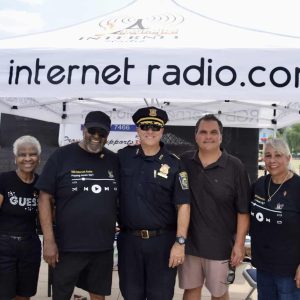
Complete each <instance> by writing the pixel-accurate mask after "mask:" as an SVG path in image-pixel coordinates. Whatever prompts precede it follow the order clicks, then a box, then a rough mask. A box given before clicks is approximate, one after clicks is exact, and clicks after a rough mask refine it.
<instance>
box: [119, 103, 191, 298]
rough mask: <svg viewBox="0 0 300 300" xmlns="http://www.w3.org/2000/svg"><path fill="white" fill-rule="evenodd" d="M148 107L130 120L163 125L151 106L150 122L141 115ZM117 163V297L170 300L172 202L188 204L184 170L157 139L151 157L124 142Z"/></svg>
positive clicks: (172, 279) (174, 216)
mask: <svg viewBox="0 0 300 300" xmlns="http://www.w3.org/2000/svg"><path fill="white" fill-rule="evenodd" d="M151 109H155V108H147V109H141V110H142V111H141V110H139V111H138V112H137V113H136V114H135V115H134V116H133V120H134V121H135V123H136V124H138V121H139V120H140V119H141V118H143V121H142V122H146V123H144V124H154V122H155V123H157V124H159V123H160V124H162V126H163V125H164V123H165V122H166V120H167V119H166V118H167V116H166V113H165V112H164V111H161V112H160V111H158V110H157V111H156V116H150V118H152V120H150V118H147V116H145V114H146V113H147V112H149V114H151ZM164 114H165V115H164ZM165 116H166V118H165ZM144 117H145V118H144ZM149 122H150V123H149ZM119 161H120V169H121V193H120V211H119V222H120V226H121V233H120V235H119V237H118V250H119V262H118V263H119V278H120V289H121V292H122V295H123V297H124V299H125V300H144V299H148V300H171V299H172V298H173V294H174V285H175V278H176V272H177V270H176V268H169V267H168V262H169V256H170V250H171V248H172V246H173V244H174V242H175V238H176V227H177V226H176V225H177V209H176V206H177V205H180V204H186V203H190V194H189V187H188V181H187V173H186V171H185V168H184V166H183V165H182V162H181V161H180V160H179V159H178V158H177V157H176V156H175V155H174V154H171V153H170V152H168V150H166V148H165V146H164V145H163V143H160V151H159V152H158V153H157V154H156V155H154V156H146V155H145V154H144V152H143V150H142V147H141V146H128V147H126V148H124V149H122V150H120V151H119Z"/></svg>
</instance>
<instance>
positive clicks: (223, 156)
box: [193, 148, 228, 169]
mask: <svg viewBox="0 0 300 300" xmlns="http://www.w3.org/2000/svg"><path fill="white" fill-rule="evenodd" d="M221 151H222V154H221V156H220V157H219V159H218V160H217V161H216V162H214V163H212V164H211V165H209V166H208V167H207V168H209V169H211V168H214V167H221V168H224V169H225V168H226V164H227V161H228V153H227V151H226V150H225V149H222V148H221ZM198 153H199V150H196V151H195V153H194V156H193V160H194V161H196V162H197V163H199V164H200V165H201V166H202V163H201V161H200V159H199V155H198Z"/></svg>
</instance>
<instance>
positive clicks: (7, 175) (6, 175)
mask: <svg viewBox="0 0 300 300" xmlns="http://www.w3.org/2000/svg"><path fill="white" fill-rule="evenodd" d="M14 176H17V175H16V171H6V172H1V173H0V178H1V179H4V178H11V177H14Z"/></svg>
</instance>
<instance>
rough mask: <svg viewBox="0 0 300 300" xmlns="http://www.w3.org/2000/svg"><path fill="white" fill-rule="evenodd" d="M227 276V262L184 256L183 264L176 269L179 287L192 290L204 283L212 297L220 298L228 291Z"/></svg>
mask: <svg viewBox="0 0 300 300" xmlns="http://www.w3.org/2000/svg"><path fill="white" fill-rule="evenodd" d="M227 274H228V260H210V259H205V258H202V257H197V256H192V255H186V256H185V260H184V263H183V264H182V265H181V266H179V267H178V278H179V287H180V288H181V289H194V288H199V287H202V286H203V284H204V283H205V286H206V288H207V289H208V290H209V292H210V293H211V295H212V296H213V297H221V296H223V295H224V294H225V293H226V292H227V291H228V285H227V284H226V281H227Z"/></svg>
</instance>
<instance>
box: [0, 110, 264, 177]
mask: <svg viewBox="0 0 300 300" xmlns="http://www.w3.org/2000/svg"><path fill="white" fill-rule="evenodd" d="M258 131H259V130H258V129H253V128H231V127H226V128H224V132H223V141H224V142H223V144H222V146H223V147H224V148H225V149H226V150H227V152H228V153H230V154H232V155H234V156H237V157H238V158H239V159H241V161H242V162H243V163H244V164H245V167H246V169H247V171H248V173H249V176H250V179H251V182H254V181H255V180H256V178H257V168H258V165H257V161H258V134H259V132H258ZM58 132H59V124H55V123H50V122H43V121H39V120H33V119H29V118H24V117H18V116H13V115H8V114H1V126H0V146H1V151H0V170H1V171H8V170H10V169H12V168H13V167H14V166H13V165H11V164H12V160H11V158H12V154H11V145H12V142H13V141H14V140H15V139H16V138H17V137H19V136H21V135H25V134H30V135H33V136H35V137H37V139H38V140H39V141H40V142H41V145H42V147H43V152H42V157H41V164H40V166H39V168H38V170H37V172H38V173H40V171H41V170H42V168H43V166H44V164H45V161H46V160H47V158H48V157H49V156H50V154H51V153H52V152H53V151H54V150H55V149H56V148H57V147H58ZM162 141H163V142H164V143H165V144H166V145H167V147H168V149H169V150H170V151H171V152H174V153H175V154H181V153H182V152H184V151H186V150H189V149H194V147H196V144H195V141H194V127H193V126H166V128H165V133H164V136H163V139H162Z"/></svg>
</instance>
